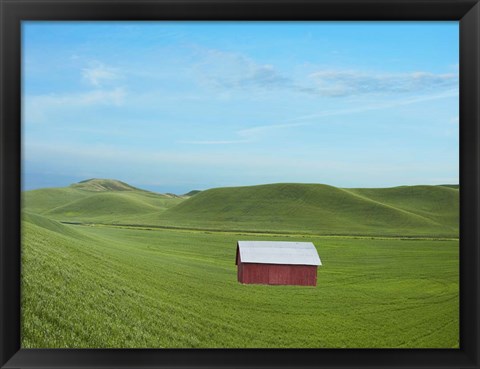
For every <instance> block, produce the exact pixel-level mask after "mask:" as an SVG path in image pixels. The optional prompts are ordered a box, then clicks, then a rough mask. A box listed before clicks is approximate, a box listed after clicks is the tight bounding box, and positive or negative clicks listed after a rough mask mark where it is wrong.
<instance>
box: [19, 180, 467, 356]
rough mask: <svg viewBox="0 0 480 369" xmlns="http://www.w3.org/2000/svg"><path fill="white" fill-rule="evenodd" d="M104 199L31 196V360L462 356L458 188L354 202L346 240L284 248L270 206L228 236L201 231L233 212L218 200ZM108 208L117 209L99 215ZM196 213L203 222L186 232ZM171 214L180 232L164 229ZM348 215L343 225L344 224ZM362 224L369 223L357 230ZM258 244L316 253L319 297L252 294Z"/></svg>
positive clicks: (229, 228) (296, 231)
mask: <svg viewBox="0 0 480 369" xmlns="http://www.w3.org/2000/svg"><path fill="white" fill-rule="evenodd" d="M107 184H109V183H107ZM114 184H115V183H114ZM100 185H102V186H103V185H104V184H102V183H100V184H99V183H95V186H94V187H93V186H92V187H90V188H89V187H88V182H87V183H86V185H85V184H82V186H81V187H80V188H79V187H77V188H75V187H72V188H64V189H49V190H36V191H29V192H27V193H25V194H24V215H23V221H22V235H23V240H22V347H24V348H89V347H91V348H93V347H95V348H114V347H122V348H142V347H148V348H163V347H169V348H174V347H181V348H247V347H252V348H266V347H272V348H284V347H285V348H287V347H292V348H293V347H297V348H300V347H301V348H303V347H305V348H307V347H311V348H345V347H348V348H457V347H459V326H458V324H459V299H458V290H459V280H458V279H459V262H458V253H459V242H458V225H457V224H456V223H458V215H457V216H456V218H455V216H454V214H455V211H456V210H455V209H458V188H449V187H446V186H445V187H444V186H430V187H436V188H433V189H432V190H431V191H428V188H425V187H428V186H423V187H422V188H420V191H417V190H415V191H414V195H413V196H410V197H406V198H408V199H409V200H408V201H403V202H402V196H404V195H402V191H404V190H395V191H393V190H390V189H383V190H385V191H383V192H382V191H373V193H371V192H372V190H366V189H364V190H363V189H358V190H349V193H348V194H347V198H348V199H350V198H353V199H355V201H356V199H358V201H359V202H358V203H355V202H353V204H354V205H355V204H357V205H358V206H357V208H356V209H357V213H354V211H353V210H352V207H351V206H354V205H352V203H349V202H346V205H345V206H347V207H349V209H350V210H349V212H350V214H351V219H353V220H352V221H351V222H350V223H348V222H345V223H344V229H343V231H342V229H341V228H340V226H339V225H337V228H336V229H335V232H332V233H335V234H340V233H342V232H343V233H344V234H340V235H327V234H326V233H327V230H328V227H327V226H325V228H322V227H323V226H322V224H326V223H325V221H324V223H321V222H319V223H316V224H317V226H318V228H315V227H314V226H315V224H313V223H311V225H312V227H311V228H310V230H312V229H313V231H315V232H316V233H317V234H314V233H315V232H312V233H309V232H301V228H302V226H301V225H300V223H295V222H292V223H290V226H289V227H286V228H285V229H286V230H288V231H289V232H286V233H283V234H282V233H281V231H280V229H274V228H275V227H274V226H272V224H273V223H270V220H269V221H268V222H267V221H265V222H264V223H263V224H259V223H257V227H252V228H249V227H247V226H248V224H249V223H248V219H249V218H248V216H247V215H248V214H250V215H251V216H252V217H255V216H258V217H260V218H262V219H266V218H265V216H264V215H262V211H266V210H262V209H264V208H265V207H266V205H265V204H267V203H269V202H271V200H270V199H268V201H267V202H265V203H261V202H260V203H259V202H258V201H257V203H256V208H252V207H251V206H250V205H249V202H243V203H242V204H243V205H242V204H241V205H240V206H239V207H236V208H234V207H233V205H232V204H235V202H230V203H229V206H231V208H229V209H226V210H224V211H223V214H224V217H225V219H224V222H223V224H224V228H225V229H219V228H221V227H220V226H219V225H220V223H221V222H220V219H214V218H215V215H211V219H210V220H211V221H210V222H209V219H205V221H206V223H205V224H206V225H204V229H201V224H200V219H201V216H200V215H198V214H204V217H205V218H208V217H207V215H206V214H207V212H208V209H205V206H207V205H205V204H208V203H210V206H213V207H218V206H221V205H220V204H221V202H222V201H223V200H222V201H220V200H217V202H215V201H213V200H212V199H211V198H206V199H205V198H202V197H200V196H202V194H203V193H205V194H206V195H208V196H212V194H211V192H210V194H209V193H208V192H209V191H210V190H209V191H205V192H200V193H198V194H195V195H194V196H192V197H188V196H186V197H175V196H167V195H157V196H156V195H154V194H152V193H148V192H141V191H137V190H136V189H135V188H133V189H132V188H125V187H124V186H123V185H126V184H122V185H121V186H120V185H118V184H115V186H110V184H109V186H107V187H102V186H100ZM84 186H87V188H85V187H84ZM99 186H100V187H99ZM118 186H120V187H118ZM439 187H442V188H439ZM333 189H335V188H333ZM57 190H58V191H57ZM257 190H258V189H255V193H256V195H257V196H259V194H258V191H257ZM290 190H291V191H290V192H288V191H287V192H283V193H284V197H283V199H282V204H283V205H284V206H297V207H300V206H302V200H301V199H303V198H305V196H306V195H305V193H303V192H302V193H301V194H297V198H296V200H295V198H294V200H295V201H294V202H293V204H296V205H292V203H290V202H289V201H290V200H291V197H292V196H295V195H292V191H293V193H296V191H298V188H293V189H292V188H290ZM310 190H311V189H307V192H309V191H310ZM313 190H314V192H315V191H317V190H318V188H317V189H313ZM389 190H390V191H389ZM222 191H223V190H222ZM222 191H220V192H222ZM242 191H243V190H242ZM329 191H333V192H335V193H337V190H330V188H327V194H329V195H328V197H329V198H332V196H330V192H329ZM369 191H370V192H369ZM406 191H411V188H406ZM236 192H237V191H236ZM398 192H400V194H399V193H398ZM429 192H431V193H433V195H431V196H430V195H429V194H428V193H429ZM46 193H48V194H49V196H47V195H46ZM338 193H341V194H343V192H342V191H340V192H338ZM213 194H214V195H215V196H220V195H222V196H225V194H223V193H220V194H219V192H218V191H217V192H215V191H214V192H213ZM227 195H228V196H233V197H234V198H235V197H236V196H237V195H236V194H227ZM241 195H242V197H243V198H246V193H241ZM277 195H278V193H277ZM321 195H322V194H320V195H319V194H318V193H315V196H317V197H321ZM94 196H97V197H96V198H95V197H94ZM98 196H100V198H103V199H105V200H104V202H101V201H93V200H98ZM197 196H198V197H197ZM279 196H280V195H279ZM342 196H343V195H342ZM455 196H456V200H455ZM92 197H93V199H92ZM112 199H113V200H112ZM118 199H120V200H118ZM257 199H258V198H257ZM365 199H367V200H365ZM415 199H417V200H415ZM117 200H118V201H117ZM123 200H124V201H123ZM207 200H208V201H207ZM199 201H200V203H201V205H202V206H201V207H197V205H198V204H196V203H198V202H199ZM319 201H320V200H319ZM332 201H333V203H334V205H335V201H340V200H335V199H334V200H332ZM112 202H113V203H115V204H116V205H117V206H118V207H117V208H115V207H114V206H113V205H111V203H112ZM109 203H110V204H109ZM324 203H326V205H325V206H324V207H323V208H322V209H320V210H318V211H319V212H323V213H324V214H327V213H328V212H329V211H330V210H329V209H332V208H333V206H334V205H331V204H330V205H329V204H328V201H326V200H325V201H324ZM132 204H133V205H132ZM452 204H453V205H452ZM370 205H372V206H373V207H374V208H376V207H377V206H379V207H380V208H382V209H384V210H385V213H384V214H391V217H390V218H388V219H386V220H385V219H384V220H383V221H384V222H389V224H390V227H389V228H387V227H385V228H380V227H377V228H373V227H370V228H371V229H373V230H376V233H377V234H372V233H375V232H373V231H371V232H364V233H366V234H365V235H360V234H361V233H362V232H360V231H361V230H362V227H363V228H364V229H367V228H368V227H369V225H368V221H371V222H372V224H373V223H374V222H378V221H380V220H381V219H380V217H376V215H375V214H373V212H372V210H371V208H370V207H369V206H370ZM198 206H199V205H198ZM455 206H457V208H455ZM195 208H197V209H198V210H197V213H195V211H194V210H195ZM306 208H308V207H306ZM112 209H113V210H112ZM185 209H189V210H188V211H189V212H190V215H191V217H190V218H188V217H187V216H185V218H188V219H187V220H186V221H185V223H184V224H182V223H181V222H180V221H179V220H178V219H179V217H180V214H183V213H184V212H186V211H187V210H185ZM398 209H400V210H398ZM211 211H212V214H213V213H214V212H218V211H219V210H218V209H215V210H211ZM298 211H300V210H298ZM308 211H310V212H311V213H314V212H315V211H316V210H315V209H314V206H310V208H309V210H308ZM115 212H117V213H115ZM169 212H170V213H171V218H170V219H177V221H175V222H173V220H172V221H171V223H169V222H167V221H165V222H163V221H162V219H163V220H164V219H167V218H166V217H167V215H168V213H169ZM248 212H250V213H248ZM88 214H92V216H91V218H89V217H88ZM245 214H247V215H245ZM256 214H257V215H256ZM258 214H260V215H258ZM345 214H347V210H345V209H344V213H342V211H339V213H338V214H337V221H339V220H340V219H342V217H345ZM366 214H370V217H368V216H366ZM362 216H363V217H364V218H366V219H367V220H366V222H367V223H366V222H363V223H361V224H360V225H359V226H358V227H357V228H356V229H354V231H355V232H353V231H352V230H350V229H348V228H349V225H350V224H353V223H355V221H356V220H358V221H359V219H361V218H362ZM122 217H123V218H122ZM176 217H177V218H176ZM229 217H230V218H235V219H233V220H232V219H229ZM115 219H116V220H117V222H113V221H112V220H115ZM135 219H137V221H136V222H135V221H134V220H135ZM345 219H347V218H345ZM415 219H417V220H418V224H419V227H418V229H419V230H417V231H416V232H415V229H414V228H412V227H414V225H413V223H412V222H413V221H414V220H415ZM214 221H215V222H217V224H216V225H217V226H214V225H215V224H214ZM62 222H63V223H62ZM65 222H69V223H78V224H66V223H65ZM229 222H230V223H229ZM113 223H117V224H113ZM268 223H270V224H268ZM127 224H128V225H127ZM172 224H174V225H175V226H176V228H175V229H172V228H168V227H170V226H171V225H172ZM235 224H240V225H239V226H238V227H239V228H242V229H243V228H245V231H248V232H245V231H243V230H236V229H235V226H234V225H235ZM340 224H341V223H340ZM408 227H410V228H409V229H410V232H406V234H405V235H404V236H402V234H401V232H402V230H403V229H406V228H408ZM193 228H196V229H193ZM435 230H439V232H437V233H435ZM254 232H256V233H254ZM353 233H358V235H353ZM369 233H370V234H369ZM252 239H255V240H279V241H311V242H313V243H314V244H315V246H316V247H317V250H318V253H319V255H320V257H321V259H322V263H323V266H321V267H319V269H318V282H317V286H316V287H298V286H266V285H242V284H240V283H238V282H237V277H236V266H235V252H236V242H237V241H238V240H252Z"/></svg>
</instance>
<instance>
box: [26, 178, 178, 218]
mask: <svg viewBox="0 0 480 369" xmlns="http://www.w3.org/2000/svg"><path fill="white" fill-rule="evenodd" d="M183 200H184V198H183V197H178V196H172V195H164V194H157V193H154V192H149V191H145V190H142V189H139V188H136V187H133V186H130V185H128V184H126V183H124V182H121V181H117V180H111V179H90V180H86V181H82V182H79V183H75V184H72V185H71V186H69V187H65V188H46V189H38V190H33V191H26V192H25V193H24V194H23V204H24V209H25V210H27V211H28V212H31V213H37V214H41V215H43V216H46V217H49V218H52V219H57V220H62V221H79V222H107V223H109V222H118V221H122V220H125V219H129V217H132V216H133V217H136V216H139V215H144V214H151V213H154V214H158V213H159V212H162V211H164V210H166V209H168V208H169V207H171V206H174V205H176V204H178V203H180V202H181V201H183Z"/></svg>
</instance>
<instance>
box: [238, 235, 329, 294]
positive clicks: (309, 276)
mask: <svg viewBox="0 0 480 369" xmlns="http://www.w3.org/2000/svg"><path fill="white" fill-rule="evenodd" d="M235 264H236V265H237V266H238V267H237V277H238V281H239V282H240V283H247V284H252V283H253V284H284V285H285V284H288V285H300V286H316V285H317V267H318V266H319V265H322V262H321V261H320V257H319V256H318V253H317V249H316V248H315V246H314V245H313V243H311V242H272V241H238V242H237V257H236V261H235Z"/></svg>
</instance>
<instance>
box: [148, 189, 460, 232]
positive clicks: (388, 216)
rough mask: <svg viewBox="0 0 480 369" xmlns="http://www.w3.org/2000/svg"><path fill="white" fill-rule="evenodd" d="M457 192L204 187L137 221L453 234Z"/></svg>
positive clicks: (236, 227)
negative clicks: (201, 190) (189, 196)
mask: <svg viewBox="0 0 480 369" xmlns="http://www.w3.org/2000/svg"><path fill="white" fill-rule="evenodd" d="M458 211H459V210H458V190H454V189H451V188H446V187H441V186H411V187H397V188H392V189H371V190H355V189H341V188H336V187H332V186H326V185H320V184H311V185H308V184H273V185H262V186H250V187H236V188H235V187H230V188H215V189H211V190H207V191H203V192H201V193H199V194H197V195H195V196H194V197H192V198H190V199H188V200H186V201H184V202H182V203H181V204H179V205H178V206H175V207H172V208H171V209H168V210H167V211H165V212H163V213H158V214H156V216H155V217H154V218H152V217H151V216H149V217H148V218H146V217H142V218H141V219H140V223H143V224H160V225H169V226H184V227H193V228H210V229H233V230H255V231H277V232H278V231H280V232H285V231H289V232H302V233H313V234H339V235H355V234H357V235H398V236H407V235H411V236H413V235H423V236H443V237H458V226H459V225H458Z"/></svg>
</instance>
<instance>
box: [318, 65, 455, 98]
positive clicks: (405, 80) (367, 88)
mask: <svg viewBox="0 0 480 369" xmlns="http://www.w3.org/2000/svg"><path fill="white" fill-rule="evenodd" d="M310 78H311V79H312V81H313V83H314V86H315V87H314V89H313V90H312V91H313V92H314V93H318V94H319V95H322V96H351V95H360V94H385V93H389V94H393V93H405V92H411V93H418V92H422V91H432V90H438V89H445V88H452V87H454V86H456V85H458V74H456V73H444V74H435V73H430V72H411V73H367V72H361V71H335V70H324V71H318V72H315V73H312V74H311V75H310Z"/></svg>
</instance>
